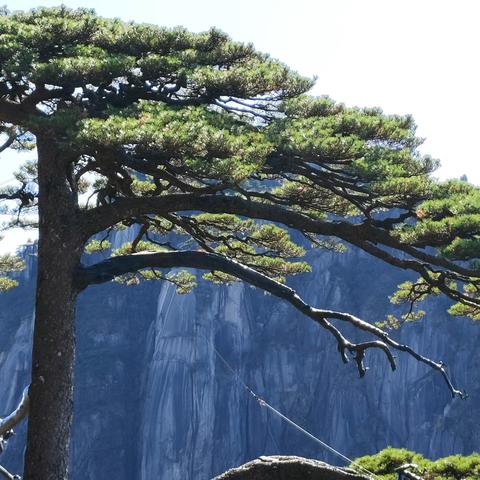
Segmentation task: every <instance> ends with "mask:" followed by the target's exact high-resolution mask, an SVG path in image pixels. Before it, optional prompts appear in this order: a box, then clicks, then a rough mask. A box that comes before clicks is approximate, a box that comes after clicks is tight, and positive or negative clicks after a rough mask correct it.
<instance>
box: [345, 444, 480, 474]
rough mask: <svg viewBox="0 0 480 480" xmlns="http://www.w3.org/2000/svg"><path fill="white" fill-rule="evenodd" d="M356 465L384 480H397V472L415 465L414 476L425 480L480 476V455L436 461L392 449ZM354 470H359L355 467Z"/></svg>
mask: <svg viewBox="0 0 480 480" xmlns="http://www.w3.org/2000/svg"><path fill="white" fill-rule="evenodd" d="M355 464H358V465H360V466H362V467H363V468H366V469H367V470H369V471H370V472H372V473H374V474H375V475H376V476H378V477H379V478H380V479H382V480H396V478H397V474H396V469H397V468H399V467H401V466H402V465H406V464H414V465H416V466H417V467H416V468H414V469H412V470H411V471H412V472H413V473H416V474H417V475H420V476H421V477H422V478H423V479H424V480H476V479H478V478H479V475H480V455H479V454H478V453H472V454H471V455H468V456H462V455H452V456H449V457H445V458H440V459H438V460H435V461H432V460H429V459H427V458H425V457H423V456H422V455H420V454H418V453H414V452H410V451H408V450H405V449H403V448H392V447H388V448H386V449H384V450H382V451H381V452H379V453H377V454H375V455H366V456H364V457H360V458H357V459H356V460H355ZM352 468H356V466H355V465H353V464H352Z"/></svg>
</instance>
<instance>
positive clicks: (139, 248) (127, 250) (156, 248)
mask: <svg viewBox="0 0 480 480" xmlns="http://www.w3.org/2000/svg"><path fill="white" fill-rule="evenodd" d="M164 250H165V248H164V247H162V246H160V245H157V244H156V243H153V242H148V241H145V240H140V241H139V242H137V243H136V244H134V243H133V242H126V243H124V244H123V245H122V246H121V247H119V248H115V249H114V250H112V257H118V256H119V255H129V254H131V253H136V252H161V251H164Z"/></svg>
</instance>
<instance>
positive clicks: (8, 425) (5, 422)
mask: <svg viewBox="0 0 480 480" xmlns="http://www.w3.org/2000/svg"><path fill="white" fill-rule="evenodd" d="M28 409H29V398H28V387H25V390H24V391H23V394H22V399H21V400H20V403H19V404H18V405H17V408H15V410H14V411H13V412H12V413H11V414H10V415H8V416H7V417H5V418H1V419H0V437H3V436H4V435H5V434H6V433H7V432H9V431H10V430H12V428H13V427H15V425H17V424H18V423H20V422H21V421H22V420H23V419H24V418H25V417H26V416H27V414H28Z"/></svg>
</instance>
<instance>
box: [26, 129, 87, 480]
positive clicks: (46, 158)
mask: <svg viewBox="0 0 480 480" xmlns="http://www.w3.org/2000/svg"><path fill="white" fill-rule="evenodd" d="M37 148H38V175H39V243H38V274H37V292H36V310H35V328H34V335H33V352H32V380H31V385H30V389H29V397H30V415H29V421H28V436H27V450H26V455H25V467H24V480H64V479H67V478H68V460H69V440H70V429H71V423H72V411H73V369H74V362H75V329H74V317H75V301H76V297H77V290H76V288H75V287H74V285H73V275H74V273H73V272H74V271H75V269H76V268H77V267H78V264H79V261H80V255H81V246H82V242H81V240H80V236H79V234H78V232H77V229H76V221H75V220H76V218H75V217H76V214H77V207H76V199H75V195H74V194H73V193H72V191H71V190H70V187H69V184H68V180H67V178H68V175H67V168H68V166H67V162H66V160H65V158H62V155H61V153H60V152H59V151H58V150H57V149H56V148H55V146H54V145H52V144H51V142H50V143H49V142H48V141H46V140H42V139H40V138H37Z"/></svg>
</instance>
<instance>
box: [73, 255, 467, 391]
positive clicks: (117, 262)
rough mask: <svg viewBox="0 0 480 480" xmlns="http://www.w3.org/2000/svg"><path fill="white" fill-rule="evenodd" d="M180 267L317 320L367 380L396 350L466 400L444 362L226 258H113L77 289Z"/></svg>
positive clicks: (80, 277) (92, 269) (80, 278)
mask: <svg viewBox="0 0 480 480" xmlns="http://www.w3.org/2000/svg"><path fill="white" fill-rule="evenodd" d="M180 267H184V268H195V269H200V270H210V271H220V272H224V273H226V274H228V275H232V276H234V277H236V278H238V279H240V280H243V281H244V282H246V283H249V284H250V285H253V286H255V287H258V288H260V289H262V290H264V291H266V292H269V293H271V294H272V295H275V296H276V297H278V298H282V299H283V300H286V301H287V302H289V303H290V304H291V305H293V306H294V307H295V308H296V309H297V310H299V311H300V312H302V313H303V314H304V315H306V316H308V317H309V318H311V319H312V320H314V321H315V322H316V323H318V324H319V325H320V326H321V327H323V328H324V329H326V330H327V331H329V332H330V333H331V334H332V335H333V336H334V337H335V339H336V341H337V344H338V350H339V352H340V354H341V357H342V360H343V361H344V362H348V361H349V355H351V356H352V357H353V359H354V360H355V362H356V363H357V368H358V371H359V374H360V376H364V375H365V373H366V370H367V369H366V367H365V365H364V358H365V353H366V352H367V350H370V349H378V350H381V351H382V352H383V353H384V354H385V355H386V357H387V360H388V362H389V364H390V367H391V368H392V370H395V369H396V361H395V357H394V355H393V353H392V350H396V351H400V352H405V353H407V354H409V355H410V356H412V357H413V358H415V359H416V360H417V361H419V362H422V363H425V364H426V365H428V366H429V367H431V368H433V369H434V370H437V371H439V372H440V373H441V374H442V376H443V378H444V380H445V382H446V383H447V386H448V388H449V390H450V392H451V394H452V396H453V397H455V396H459V397H460V398H465V397H466V394H465V393H464V392H462V391H460V390H459V389H457V388H455V387H454V385H453V384H452V381H451V380H450V378H449V376H448V374H447V372H446V368H445V365H444V364H443V363H442V362H435V361H434V360H431V359H430V358H428V357H425V356H423V355H421V354H419V353H418V352H416V351H415V350H413V349H412V348H411V347H409V346H408V345H403V344H400V343H398V342H396V341H395V340H393V339H392V338H390V336H389V335H388V334H387V333H386V332H384V331H383V330H381V329H380V328H378V327H375V326H374V325H372V324H370V323H368V322H365V321H364V320H361V319H360V318H357V317H355V316H354V315H350V314H348V313H344V312H339V311H335V310H325V309H318V308H315V307H312V306H311V305H309V304H308V303H306V302H305V301H304V300H303V299H302V298H301V297H300V296H299V295H298V294H297V293H296V292H295V290H293V289H292V288H290V287H288V286H286V285H283V284H282V283H280V282H277V281H275V280H272V279H271V278H270V277H268V276H266V275H263V274H262V273H259V272H257V271H256V270H254V269H253V268H250V267H247V266H245V265H242V264H241V263H238V262H236V261H235V260H232V259H229V258H227V257H225V256H223V255H218V254H215V253H206V252H199V251H175V252H155V253H139V254H133V255H126V256H119V257H113V258H109V259H107V260H104V261H102V262H99V263H97V264H95V265H92V266H89V267H81V268H80V270H79V271H78V272H77V277H76V281H77V286H78V289H79V290H82V289H84V288H86V287H87V286H88V285H92V284H98V283H104V282H107V281H110V280H113V279H114V278H115V277H118V276H121V275H124V274H126V273H131V272H136V271H138V270H142V269H144V268H180ZM331 320H340V321H344V322H347V323H350V324H351V325H353V326H354V327H355V328H357V329H358V330H361V331H364V332H366V333H369V334H370V335H372V336H373V337H374V339H372V340H370V341H366V342H361V343H355V342H352V341H350V340H349V339H347V338H346V337H345V336H344V335H343V333H342V332H341V331H340V330H339V329H338V328H337V327H336V326H335V325H333V324H332V323H331Z"/></svg>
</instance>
